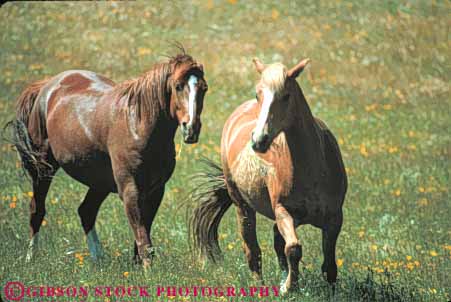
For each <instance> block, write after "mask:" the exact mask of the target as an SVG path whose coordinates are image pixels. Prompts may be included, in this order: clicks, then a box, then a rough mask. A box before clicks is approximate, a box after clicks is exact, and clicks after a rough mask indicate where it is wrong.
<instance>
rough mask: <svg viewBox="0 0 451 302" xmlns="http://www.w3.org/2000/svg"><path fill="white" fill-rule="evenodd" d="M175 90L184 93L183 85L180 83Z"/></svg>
mask: <svg viewBox="0 0 451 302" xmlns="http://www.w3.org/2000/svg"><path fill="white" fill-rule="evenodd" d="M175 90H177V91H182V90H183V85H182V84H180V83H177V85H175Z"/></svg>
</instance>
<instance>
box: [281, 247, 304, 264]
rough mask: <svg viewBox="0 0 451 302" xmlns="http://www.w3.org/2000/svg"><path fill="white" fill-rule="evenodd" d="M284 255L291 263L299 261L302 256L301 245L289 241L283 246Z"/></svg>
mask: <svg viewBox="0 0 451 302" xmlns="http://www.w3.org/2000/svg"><path fill="white" fill-rule="evenodd" d="M285 255H286V256H287V258H288V261H289V262H290V263H293V264H297V263H299V261H300V260H301V258H302V247H301V245H300V244H299V243H291V244H287V245H286V246H285Z"/></svg>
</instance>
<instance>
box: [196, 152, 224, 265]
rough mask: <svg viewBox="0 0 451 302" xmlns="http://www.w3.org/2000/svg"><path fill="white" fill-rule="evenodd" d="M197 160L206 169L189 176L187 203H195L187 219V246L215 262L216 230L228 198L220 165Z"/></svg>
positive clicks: (217, 250)
mask: <svg viewBox="0 0 451 302" xmlns="http://www.w3.org/2000/svg"><path fill="white" fill-rule="evenodd" d="M201 161H202V162H203V163H204V165H205V166H206V169H205V171H203V172H200V173H197V174H195V175H194V176H193V182H194V184H195V188H194V190H193V191H192V192H191V194H190V199H191V201H194V203H196V204H197V206H196V207H195V209H194V211H193V213H192V215H191V217H190V219H189V227H188V228H189V236H190V243H192V244H193V246H194V249H195V250H196V251H198V252H200V254H201V255H202V256H206V257H207V258H209V259H210V260H212V261H213V262H214V263H216V262H217V261H218V260H220V259H221V258H222V256H221V249H220V247H219V242H218V228H219V224H220V222H221V219H222V217H223V216H224V214H225V212H226V211H227V210H228V209H229V207H230V206H231V205H232V199H231V198H230V196H229V193H228V191H227V186H226V183H225V179H224V173H223V171H222V168H221V166H220V165H218V164H216V163H215V162H214V161H212V160H210V159H208V158H202V159H201Z"/></svg>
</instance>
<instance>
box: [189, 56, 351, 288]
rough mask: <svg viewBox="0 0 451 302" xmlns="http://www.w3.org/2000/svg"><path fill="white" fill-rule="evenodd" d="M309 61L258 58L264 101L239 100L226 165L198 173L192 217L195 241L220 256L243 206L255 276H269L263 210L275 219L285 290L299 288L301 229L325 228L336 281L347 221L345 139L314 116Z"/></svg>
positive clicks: (328, 269) (226, 143)
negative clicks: (223, 237) (259, 223)
mask: <svg viewBox="0 0 451 302" xmlns="http://www.w3.org/2000/svg"><path fill="white" fill-rule="evenodd" d="M308 62H309V60H308V59H307V60H303V61H301V62H300V63H299V64H298V65H296V66H295V67H293V68H292V69H290V70H287V69H286V67H285V66H284V65H282V64H280V63H275V64H271V65H268V66H266V65H264V64H263V63H261V62H260V61H259V60H258V59H254V63H255V66H256V69H257V71H258V72H260V73H261V79H260V82H259V83H258V84H257V87H256V92H257V95H256V99H254V100H250V101H247V102H245V103H244V104H242V105H241V106H239V107H238V108H237V109H236V110H235V111H234V112H233V113H232V115H231V116H230V117H229V119H228V120H227V122H226V124H225V126H224V130H223V133H222V141H221V158H222V167H219V166H218V165H216V164H215V163H213V162H211V161H209V160H207V163H208V165H209V166H210V170H209V171H208V172H202V173H201V174H199V176H198V181H200V182H199V185H198V186H197V188H196V189H195V190H194V192H193V194H192V198H193V199H194V200H195V201H197V202H198V204H199V205H198V206H197V208H196V209H195V210H194V213H193V216H192V218H191V221H190V233H191V234H190V235H191V236H192V239H193V241H194V246H195V247H196V248H197V249H199V250H200V251H201V252H202V253H203V254H204V255H206V256H208V257H209V258H211V259H213V260H214V261H215V260H216V259H218V256H219V253H220V249H219V245H218V226H219V223H220V221H221V218H222V217H223V215H224V213H225V212H226V211H227V209H228V208H229V207H230V205H231V204H232V203H233V204H235V206H236V207H237V217H238V222H239V230H240V233H241V237H242V239H243V247H244V252H245V254H246V257H247V261H248V264H249V267H250V269H251V271H252V272H253V274H254V276H255V277H257V278H258V279H259V280H262V279H263V277H262V268H261V267H262V264H261V251H260V247H259V246H258V242H257V234H256V217H255V215H256V212H258V213H260V214H262V215H264V216H266V217H267V218H269V219H272V220H275V222H276V223H275V224H274V249H275V251H276V254H277V257H278V260H279V265H280V268H281V270H282V275H283V278H282V282H281V292H282V293H286V292H287V291H288V290H290V289H293V288H296V287H297V282H298V278H299V261H300V259H301V256H302V250H301V245H300V243H299V240H298V237H297V234H296V227H297V226H299V225H301V224H311V225H314V226H316V227H318V228H320V229H321V230H322V237H323V240H322V241H323V244H322V245H323V253H324V262H323V265H322V272H323V274H325V277H326V278H327V281H328V282H329V283H331V284H334V283H335V281H336V277H337V265H336V262H335V245H336V241H337V237H338V234H339V233H340V228H341V225H342V221H343V213H342V205H343V202H344V198H345V194H346V190H347V177H346V172H345V169H344V165H343V161H342V158H341V154H340V150H339V147H338V145H337V142H336V140H335V138H334V136H333V134H332V133H331V131H330V130H329V129H328V128H327V126H326V125H325V123H324V122H322V121H321V120H319V119H316V118H314V117H313V115H312V113H311V111H310V108H309V106H308V104H307V102H306V100H305V98H304V95H303V93H302V91H301V88H300V87H299V85H298V83H297V82H296V77H297V76H298V75H299V74H300V73H301V72H302V70H303V69H304V67H305V66H306V65H307V63H308Z"/></svg>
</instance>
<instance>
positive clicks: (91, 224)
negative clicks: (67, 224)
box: [78, 188, 109, 261]
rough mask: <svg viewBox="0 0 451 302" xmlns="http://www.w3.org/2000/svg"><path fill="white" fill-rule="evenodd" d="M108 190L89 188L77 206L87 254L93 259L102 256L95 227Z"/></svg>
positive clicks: (95, 259)
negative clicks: (86, 244)
mask: <svg viewBox="0 0 451 302" xmlns="http://www.w3.org/2000/svg"><path fill="white" fill-rule="evenodd" d="M108 194H109V192H107V191H102V190H96V189H94V188H89V190H88V193H86V196H85V198H84V200H83V202H82V203H81V205H80V206H79V207H78V215H79V216H80V220H81V225H82V226H83V230H84V231H85V235H86V241H87V243H88V249H89V254H90V255H91V258H92V259H93V260H94V261H97V260H98V259H100V258H102V257H103V249H102V245H101V244H100V240H99V237H98V236H97V232H96V229H95V222H96V218H97V213H98V212H99V209H100V206H101V205H102V203H103V201H104V200H105V198H106V197H107V196H108Z"/></svg>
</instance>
